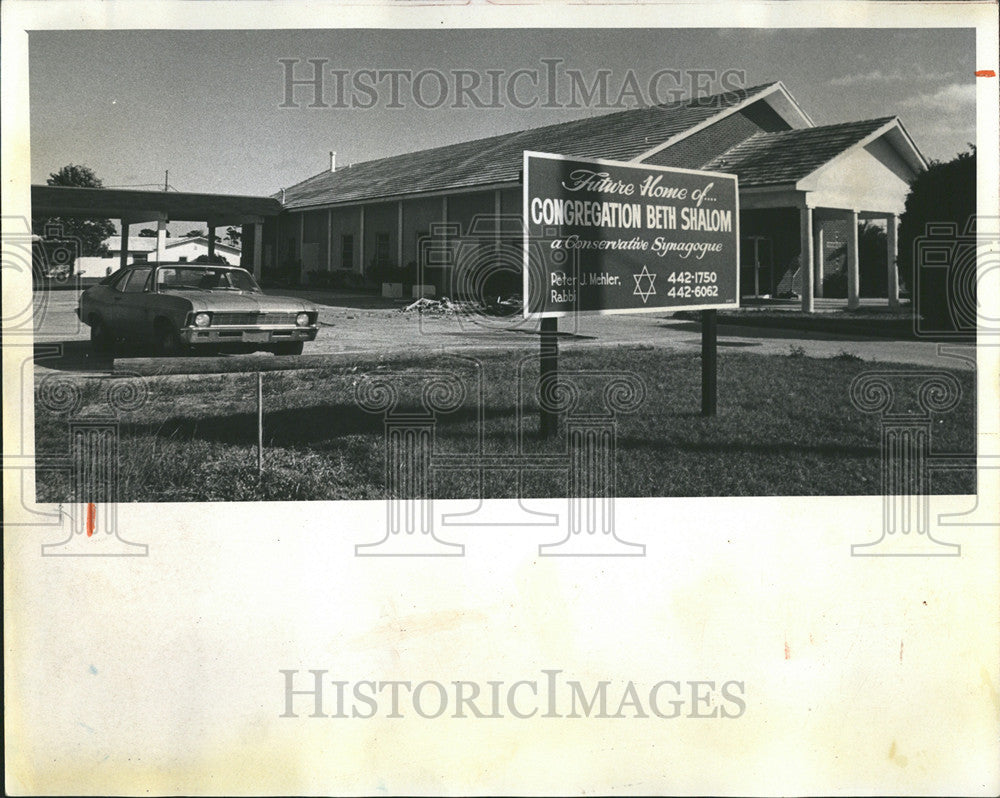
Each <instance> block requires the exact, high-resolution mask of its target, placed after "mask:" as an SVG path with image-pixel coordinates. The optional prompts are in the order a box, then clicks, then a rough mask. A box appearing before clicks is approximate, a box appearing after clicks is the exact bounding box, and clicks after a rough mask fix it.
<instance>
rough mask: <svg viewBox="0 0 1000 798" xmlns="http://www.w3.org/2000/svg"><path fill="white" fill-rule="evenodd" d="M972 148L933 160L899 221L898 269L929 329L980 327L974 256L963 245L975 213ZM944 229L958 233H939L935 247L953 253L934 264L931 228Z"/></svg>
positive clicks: (912, 190)
mask: <svg viewBox="0 0 1000 798" xmlns="http://www.w3.org/2000/svg"><path fill="white" fill-rule="evenodd" d="M969 148H970V149H969V150H968V151H967V152H960V153H959V154H958V155H956V156H955V157H954V158H952V159H951V160H950V161H947V162H941V161H933V162H932V163H931V165H930V168H929V169H928V170H927V171H926V172H921V173H920V174H919V175H917V177H916V179H915V180H914V181H913V183H912V184H911V185H910V193H909V195H907V197H906V208H905V210H904V211H903V215H902V217H900V221H899V260H898V263H899V272H900V274H901V275H902V276H904V278H907V277H908V278H909V284H910V286H911V290H912V293H913V301H914V303H915V309H916V312H917V313H919V314H920V316H922V317H923V319H924V321H925V329H932V330H941V331H958V330H965V331H969V332H974V331H975V309H976V284H975V271H974V270H975V258H974V257H971V258H970V257H967V255H968V252H967V251H966V250H964V249H963V245H964V244H968V242H969V238H968V237H967V235H968V233H969V232H970V231H971V229H972V228H970V225H972V224H973V222H974V218H975V213H976V148H975V146H974V145H972V144H970V145H969ZM929 224H933V225H936V226H937V227H936V230H932V229H929V228H928V225H929ZM949 226H950V227H949ZM942 229H950V230H952V231H953V232H951V233H946V234H944V235H934V236H933V238H934V242H933V243H934V249H935V250H936V252H941V251H950V252H951V255H950V256H949V258H948V259H947V263H944V264H941V263H940V257H938V259H937V263H936V265H931V263H930V261H929V260H928V259H925V258H923V257H922V253H928V254H930V250H929V249H928V248H927V247H926V246H925V245H926V244H928V243H931V242H929V241H928V233H931V232H935V233H936V232H937V231H941V230H942ZM963 253H964V254H963ZM918 271H919V275H918ZM918 277H919V279H918ZM963 319H964V322H963Z"/></svg>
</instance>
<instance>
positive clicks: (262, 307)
mask: <svg viewBox="0 0 1000 798" xmlns="http://www.w3.org/2000/svg"><path fill="white" fill-rule="evenodd" d="M162 293H163V295H164V296H175V297H179V298H182V299H186V300H187V301H188V302H190V303H191V309H192V310H194V311H199V310H211V311H215V312H219V311H236V312H242V313H251V312H268V313H274V312H279V313H280V312H284V313H300V312H302V311H314V312H315V311H316V310H317V308H316V306H315V305H314V304H313V303H312V302H308V301H306V300H304V299H298V298H297V297H291V296H268V295H267V294H257V293H251V292H249V291H247V292H244V291H198V290H193V291H164V292H162Z"/></svg>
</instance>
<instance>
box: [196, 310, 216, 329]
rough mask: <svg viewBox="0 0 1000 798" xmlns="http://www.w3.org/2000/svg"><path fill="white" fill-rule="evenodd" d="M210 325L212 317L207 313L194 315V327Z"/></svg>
mask: <svg viewBox="0 0 1000 798" xmlns="http://www.w3.org/2000/svg"><path fill="white" fill-rule="evenodd" d="M211 323H212V317H211V315H209V314H208V313H196V314H195V315H194V326H195V327H207V326H208V325H209V324H211Z"/></svg>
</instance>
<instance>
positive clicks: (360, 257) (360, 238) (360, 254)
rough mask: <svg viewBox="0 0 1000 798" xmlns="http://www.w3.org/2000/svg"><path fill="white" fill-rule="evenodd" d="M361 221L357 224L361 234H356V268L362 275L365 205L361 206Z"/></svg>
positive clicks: (363, 267) (363, 268)
mask: <svg viewBox="0 0 1000 798" xmlns="http://www.w3.org/2000/svg"><path fill="white" fill-rule="evenodd" d="M360 213H361V221H360V224H359V227H360V232H361V235H359V236H358V269H359V271H360V272H361V274H362V275H364V274H365V271H366V270H365V206H364V205H362V206H361V210H360Z"/></svg>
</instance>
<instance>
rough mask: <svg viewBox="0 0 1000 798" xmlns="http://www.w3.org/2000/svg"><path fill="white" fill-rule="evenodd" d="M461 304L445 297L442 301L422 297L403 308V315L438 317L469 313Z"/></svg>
mask: <svg viewBox="0 0 1000 798" xmlns="http://www.w3.org/2000/svg"><path fill="white" fill-rule="evenodd" d="M463 304H467V303H461V302H452V301H451V300H450V299H448V297H446V296H443V297H441V298H440V299H428V298H427V297H421V298H420V299H418V300H417V301H416V302H412V303H410V304H409V305H407V306H406V307H405V308H403V313H421V314H423V313H430V314H433V315H436V316H450V315H452V314H454V313H461V312H463V311H465V312H467V311H466V309H465V308H463V307H462V305H463Z"/></svg>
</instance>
